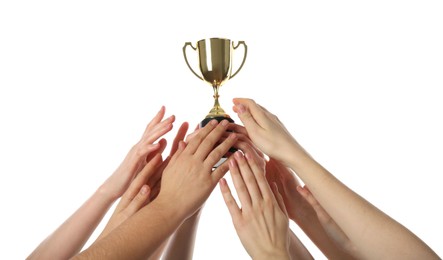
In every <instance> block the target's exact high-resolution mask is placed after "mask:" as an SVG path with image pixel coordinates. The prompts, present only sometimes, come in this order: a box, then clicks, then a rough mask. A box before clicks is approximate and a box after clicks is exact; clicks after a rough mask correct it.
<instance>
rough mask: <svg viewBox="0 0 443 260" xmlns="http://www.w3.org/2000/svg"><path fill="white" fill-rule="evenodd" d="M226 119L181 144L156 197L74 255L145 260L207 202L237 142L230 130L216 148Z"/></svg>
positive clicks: (85, 257)
mask: <svg viewBox="0 0 443 260" xmlns="http://www.w3.org/2000/svg"><path fill="white" fill-rule="evenodd" d="M227 123H228V122H226V121H222V122H221V123H220V124H217V122H216V121H212V122H210V123H209V124H207V125H206V126H205V127H204V128H202V129H201V130H200V131H199V133H198V134H197V135H196V136H195V137H194V138H192V140H190V141H189V143H188V144H186V143H184V142H180V144H179V147H178V150H177V152H176V153H175V154H174V156H173V157H172V158H171V160H170V162H169V163H168V165H167V167H166V168H165V170H164V171H163V176H162V180H161V189H160V193H159V195H158V196H157V198H156V199H155V200H154V201H152V202H151V203H150V204H148V205H147V206H146V207H143V208H142V209H141V210H139V211H138V212H137V213H135V214H134V215H133V216H131V217H130V218H128V219H127V220H126V221H125V222H124V223H122V224H121V225H120V226H118V227H116V228H115V229H114V230H113V231H112V232H111V233H109V234H108V235H107V236H105V237H103V238H102V239H100V240H99V241H97V242H96V243H94V244H93V245H92V246H91V247H90V248H88V249H86V250H85V251H83V252H82V253H80V254H79V255H77V256H76V257H75V259H104V258H106V259H146V258H147V257H150V256H151V255H152V254H153V253H154V252H155V250H156V249H157V248H158V247H159V246H160V245H161V244H162V243H163V242H164V241H165V240H166V239H167V238H168V237H169V236H170V235H171V234H172V233H173V232H174V231H175V230H176V229H177V228H178V227H179V226H180V225H181V224H182V223H183V221H184V220H185V219H187V218H189V217H190V216H192V215H193V214H194V213H195V212H196V211H197V210H198V209H199V208H200V207H201V206H202V205H203V203H204V202H205V201H206V199H207V198H208V197H209V195H210V193H211V192H212V190H213V189H214V187H215V186H216V185H217V183H218V181H219V180H220V178H222V177H223V175H224V174H225V173H226V172H227V170H228V166H227V164H226V163H224V164H222V165H220V166H219V167H218V168H217V169H216V170H215V171H212V166H214V165H215V164H216V163H217V162H218V161H219V160H220V158H221V157H222V156H223V155H224V154H225V153H226V152H227V151H228V150H229V148H230V147H231V146H232V145H233V144H234V143H235V142H236V139H237V137H236V135H235V134H231V136H230V137H229V138H227V139H226V140H224V141H223V142H222V143H221V144H219V145H218V146H217V147H216V148H215V149H214V145H216V143H217V142H218V140H219V139H220V138H221V136H222V135H223V133H224V132H225V131H226V129H227Z"/></svg>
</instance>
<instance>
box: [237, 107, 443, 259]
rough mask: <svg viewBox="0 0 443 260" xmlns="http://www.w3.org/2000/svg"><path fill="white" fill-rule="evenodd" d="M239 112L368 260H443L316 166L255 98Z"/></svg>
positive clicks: (253, 133) (260, 142)
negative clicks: (295, 174)
mask: <svg viewBox="0 0 443 260" xmlns="http://www.w3.org/2000/svg"><path fill="white" fill-rule="evenodd" d="M234 111H235V112H237V114H238V116H239V117H240V119H241V121H242V122H243V124H244V125H245V127H246V130H247V133H248V136H249V137H250V138H251V140H252V141H253V142H254V143H255V144H256V145H257V147H258V148H259V149H261V150H262V151H263V152H264V153H265V154H268V155H269V156H270V157H272V158H275V159H277V160H279V161H281V162H283V163H284V164H285V165H287V166H289V167H290V168H291V169H293V170H294V171H295V172H296V173H297V175H298V176H299V177H300V179H301V180H302V181H303V182H304V183H305V184H306V185H307V186H308V187H309V189H310V191H311V192H312V194H313V195H314V197H315V198H316V199H317V201H318V202H319V203H320V205H321V206H322V207H323V208H324V209H325V211H326V212H327V213H328V214H329V215H330V216H331V218H332V219H333V220H334V221H335V222H336V223H337V225H338V226H339V227H340V228H341V230H343V232H344V233H345V235H346V236H347V237H348V238H349V239H350V241H352V243H353V245H354V246H355V248H356V250H357V251H358V253H359V254H360V255H361V256H362V257H363V258H370V259H393V258H396V259H439V257H438V255H437V254H436V253H435V252H434V251H433V250H432V249H431V248H430V247H429V246H428V245H426V244H425V243H424V242H423V241H422V240H421V239H420V238H418V237H417V236H416V235H415V234H413V233H412V232H411V231H410V230H408V229H407V228H406V227H404V226H403V225H401V224H400V223H398V222H397V221H395V220H394V219H392V218H391V217H389V216H388V215H386V214H385V213H383V212H382V211H380V210H379V209H378V208H376V207H375V206H374V205H372V204H371V203H369V202H368V201H366V200H365V199H364V198H362V197H361V196H359V195H358V194H357V193H355V192H354V191H352V190H351V189H350V188H348V187H347V186H346V185H344V184H343V183H342V182H340V181H339V180H338V179H337V178H335V177H334V176H333V175H332V174H331V173H330V172H329V171H327V170H326V169H325V168H324V167H323V166H321V165H320V164H319V163H318V162H316V161H315V160H314V159H313V158H312V157H311V156H310V155H309V154H308V153H307V152H306V151H305V150H304V149H303V148H302V147H301V146H300V145H299V144H298V142H297V141H296V140H295V139H294V138H293V137H292V135H291V134H290V133H289V132H288V131H287V130H286V128H285V127H284V126H283V124H282V123H281V122H280V121H279V120H278V118H277V117H276V116H275V115H273V114H271V113H270V112H268V111H267V110H266V109H264V108H262V107H261V106H259V105H257V104H256V103H255V102H254V101H253V100H250V99H234ZM338 202H339V203H338Z"/></svg>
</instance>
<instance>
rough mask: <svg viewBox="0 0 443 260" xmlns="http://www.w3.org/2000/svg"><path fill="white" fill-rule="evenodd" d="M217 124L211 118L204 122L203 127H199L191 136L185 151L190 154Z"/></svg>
mask: <svg viewBox="0 0 443 260" xmlns="http://www.w3.org/2000/svg"><path fill="white" fill-rule="evenodd" d="M217 125H218V122H217V120H215V119H214V120H211V121H210V122H209V123H208V124H206V125H205V126H204V127H203V128H201V129H200V130H199V131H198V133H197V134H196V135H195V136H193V138H192V139H190V140H189V143H188V145H187V146H186V149H185V150H186V152H187V153H190V154H194V153H195V151H197V149H198V148H199V146H200V144H201V143H202V142H203V140H205V138H206V136H207V135H208V134H210V133H211V132H212V130H213V129H214V128H215V127H216V126H217Z"/></svg>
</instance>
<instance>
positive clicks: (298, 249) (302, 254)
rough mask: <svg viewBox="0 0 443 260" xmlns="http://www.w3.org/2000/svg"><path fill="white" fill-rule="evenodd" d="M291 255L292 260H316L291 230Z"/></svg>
mask: <svg viewBox="0 0 443 260" xmlns="http://www.w3.org/2000/svg"><path fill="white" fill-rule="evenodd" d="M289 255H290V256H291V259H306V260H308V259H314V258H313V257H312V255H311V253H309V251H308V249H306V247H305V245H303V243H302V242H301V241H300V239H298V237H297V236H296V235H295V234H294V232H292V230H289Z"/></svg>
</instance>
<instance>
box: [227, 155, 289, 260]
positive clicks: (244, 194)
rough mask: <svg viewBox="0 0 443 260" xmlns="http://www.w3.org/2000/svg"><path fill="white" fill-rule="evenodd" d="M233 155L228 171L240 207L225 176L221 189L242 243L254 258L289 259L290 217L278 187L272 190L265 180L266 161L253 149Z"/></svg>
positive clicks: (274, 186)
mask: <svg viewBox="0 0 443 260" xmlns="http://www.w3.org/2000/svg"><path fill="white" fill-rule="evenodd" d="M233 157H234V158H232V157H231V158H230V159H229V170H230V172H231V176H232V180H233V183H234V186H235V189H236V191H237V194H238V198H239V200H240V203H241V208H240V207H239V206H238V204H237V202H236V201H235V199H234V197H233V196H232V194H231V191H230V189H229V186H228V184H227V182H226V180H225V179H222V180H220V189H221V192H222V194H223V199H224V201H225V203H226V206H227V207H228V210H229V213H230V214H231V217H232V221H233V223H234V227H235V229H236V231H237V234H238V236H239V238H240V240H241V242H242V244H243V246H244V247H245V249H246V251H247V252H248V254H249V255H250V256H251V258H252V259H289V219H288V216H287V213H286V209H285V206H284V202H283V198H282V197H281V195H280V194H279V192H278V188H277V186H276V185H275V184H274V185H273V188H272V190H271V188H270V186H269V185H268V183H267V181H266V179H265V176H264V172H265V162H264V160H263V159H262V158H260V157H258V156H255V155H254V154H252V153H250V152H246V153H245V155H244V156H243V154H242V153H241V152H239V151H237V152H235V154H234V156H233Z"/></svg>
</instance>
